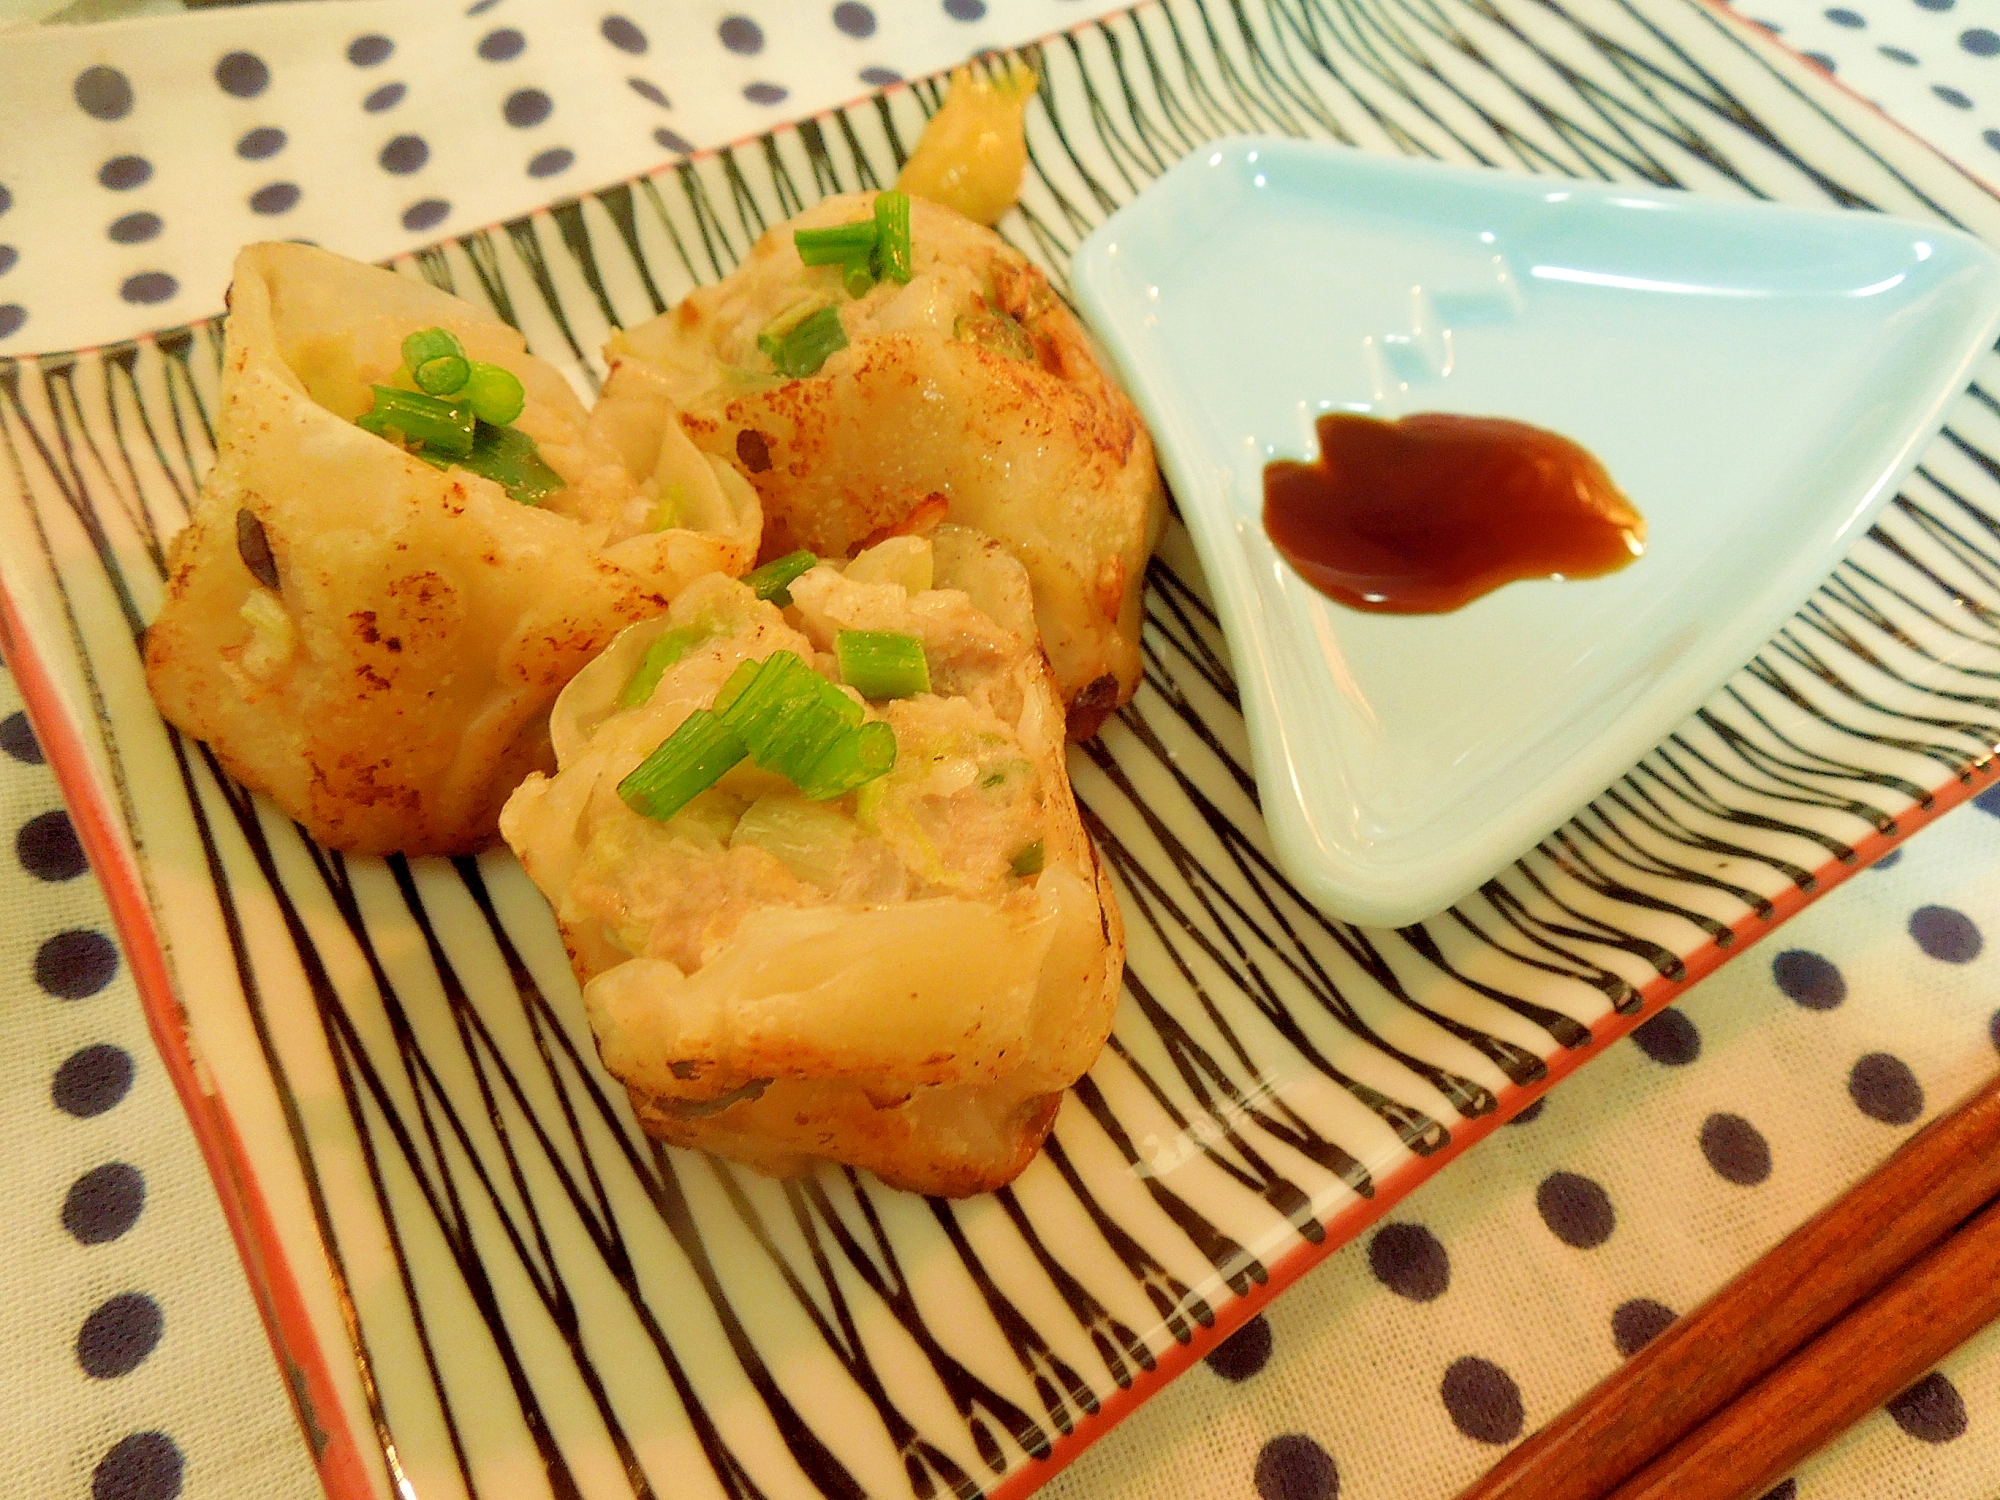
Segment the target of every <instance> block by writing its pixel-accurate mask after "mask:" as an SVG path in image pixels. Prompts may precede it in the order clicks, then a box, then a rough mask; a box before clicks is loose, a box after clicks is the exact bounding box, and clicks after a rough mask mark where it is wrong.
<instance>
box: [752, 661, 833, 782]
mask: <svg viewBox="0 0 2000 1500" xmlns="http://www.w3.org/2000/svg"><path fill="white" fill-rule="evenodd" d="M740 673H741V668H739V669H738V675H740ZM738 675H732V676H731V678H730V680H729V682H727V683H725V684H724V685H723V686H724V689H725V691H728V690H730V689H737V690H736V691H734V692H731V694H730V697H729V701H728V702H727V703H726V704H725V703H722V700H721V696H720V695H718V697H717V702H718V704H719V705H720V706H719V707H718V708H717V709H716V713H717V715H718V716H719V717H720V718H721V719H722V720H723V722H724V723H726V724H728V725H729V727H730V728H732V729H734V730H735V731H736V732H737V733H738V734H739V735H741V736H742V737H743V743H744V744H745V745H747V746H749V747H750V757H751V759H752V760H754V761H756V762H757V764H758V765H760V766H762V767H764V769H766V770H768V771H776V772H778V773H779V774H780V775H783V776H788V777H790V778H791V779H792V780H793V781H798V780H799V778H800V777H801V776H803V775H804V774H805V773H806V772H808V771H810V770H811V769H812V767H813V766H814V764H815V763H817V761H818V760H819V758H820V757H821V756H822V755H824V754H825V753H826V752H827V750H828V749H830V748H831V747H832V746H833V744H834V742H835V741H837V740H838V739H839V738H840V737H841V736H842V735H843V734H845V733H847V732H848V731H849V730H851V729H852V728H853V727H854V726H855V725H856V724H858V723H859V722H860V721H861V717H862V712H861V706H860V705H859V704H857V703H856V702H855V701H854V700H853V699H852V698H850V697H848V696H847V695H846V694H845V693H843V692H841V691H840V689H838V688H836V687H835V686H834V685H833V684H832V683H830V682H828V681H827V680H826V679H825V678H824V677H822V676H820V675H819V673H817V672H815V671H814V670H813V669H812V668H811V667H809V666H807V665H806V663H805V662H804V661H803V660H802V659H801V658H800V657H799V656H798V655H797V654H796V653H794V652H791V651H773V652H772V653H771V654H770V655H769V656H768V657H766V658H765V659H764V663H763V665H762V666H760V667H759V668H758V669H757V675H756V677H755V678H753V679H751V681H750V683H749V685H748V686H747V687H742V688H740V689H738V688H737V682H738Z"/></svg>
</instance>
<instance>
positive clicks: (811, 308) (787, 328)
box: [757, 297, 833, 360]
mask: <svg viewBox="0 0 2000 1500" xmlns="http://www.w3.org/2000/svg"><path fill="white" fill-rule="evenodd" d="M832 305H833V304H832V303H831V302H828V301H827V300H826V299H825V298H824V297H801V298H800V299H799V300H798V301H797V302H794V303H793V304H792V305H791V306H790V307H788V308H786V309H785V310H784V311H783V312H781V313H779V314H778V315H777V317H775V318H773V319H771V321H770V322H768V323H766V324H765V325H764V326H763V327H762V328H760V329H759V330H758V331H757V347H758V348H759V349H761V350H763V351H764V353H766V354H768V355H769V356H770V357H771V358H772V359H773V360H775V359H776V358H777V357H778V350H779V349H781V348H783V347H784V343H785V335H786V334H788V333H790V332H791V331H792V330H793V329H794V328H796V327H798V326H799V324H801V323H803V322H805V320H806V319H807V318H810V317H811V316H812V315H813V314H814V313H816V312H818V311H819V310H820V309H821V308H823V307H831V306H832Z"/></svg>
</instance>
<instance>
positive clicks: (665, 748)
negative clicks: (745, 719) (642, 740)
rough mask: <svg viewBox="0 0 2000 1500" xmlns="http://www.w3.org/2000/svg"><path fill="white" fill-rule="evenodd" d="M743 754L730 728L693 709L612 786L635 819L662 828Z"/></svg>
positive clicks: (740, 741)
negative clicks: (663, 741) (642, 818)
mask: <svg viewBox="0 0 2000 1500" xmlns="http://www.w3.org/2000/svg"><path fill="white" fill-rule="evenodd" d="M745 753H746V752H745V749H744V745H743V741H742V739H741V737H740V736H738V735H737V733H736V731H735V730H734V729H731V728H730V727H729V726H728V725H727V724H725V723H723V722H722V721H721V720H720V719H718V718H717V717H716V716H715V715H714V714H713V713H711V712H710V711H709V710H708V709H705V708H698V709H696V710H695V711H694V712H693V713H691V714H689V715H688V716H687V718H686V719H684V720H682V722H681V727H680V728H678V729H676V730H675V731H674V732H673V733H672V734H670V735H668V736H667V739H666V742H665V743H664V744H662V745H661V746H660V748H659V749H657V750H655V751H654V752H653V753H652V754H651V755H649V756H647V757H646V758H645V759H644V760H642V761H641V762H639V764H638V766H637V767H636V768H635V769H634V770H633V771H632V773H631V775H629V776H627V777H626V778H625V779H624V780H623V781H621V782H619V783H618V795H619V796H620V797H622V798H624V799H625V805H626V806H627V807H629V808H631V809H632V811H634V812H635V813H638V814H639V815H640V816H641V817H646V818H653V819H656V820H658V821H660V822H662V823H664V822H665V821H666V820H667V819H668V818H671V817H672V816H673V815H674V814H675V813H677V812H679V811H680V810H681V809H682V808H683V807H686V806H687V805H688V803H689V802H691V801H693V800H694V798H695V797H696V796H697V795H699V794H700V793H702V792H705V791H707V790H708V789H709V788H710V787H712V786H714V785H715V784H716V782H718V781H720V780H721V779H722V777H723V775H724V773H725V772H727V771H728V770H729V769H730V767H732V766H734V765H735V764H736V763H737V762H738V761H740V760H742V759H743V757H744V754H745Z"/></svg>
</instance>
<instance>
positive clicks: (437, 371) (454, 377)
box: [410, 354, 472, 396]
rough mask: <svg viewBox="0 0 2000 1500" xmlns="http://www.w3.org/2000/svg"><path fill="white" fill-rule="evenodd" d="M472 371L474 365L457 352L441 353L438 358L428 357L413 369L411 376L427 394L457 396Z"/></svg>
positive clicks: (419, 388)
mask: <svg viewBox="0 0 2000 1500" xmlns="http://www.w3.org/2000/svg"><path fill="white" fill-rule="evenodd" d="M471 373H472V366H471V365H469V364H467V363H466V362H465V361H464V360H462V359H460V358H459V357H458V356H457V355H456V354H440V355H439V356H438V357H437V358H436V359H427V360H425V361H424V362H423V363H422V364H420V365H418V366H417V367H416V369H415V370H413V371H411V373H410V378H411V379H412V380H414V381H416V383H417V389H418V390H420V391H422V392H423V393H424V394H425V395H427V396H456V395H457V394H458V392H459V389H460V387H462V386H463V385H464V384H465V377H466V376H467V375H470V374H471Z"/></svg>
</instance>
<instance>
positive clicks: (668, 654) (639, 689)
mask: <svg viewBox="0 0 2000 1500" xmlns="http://www.w3.org/2000/svg"><path fill="white" fill-rule="evenodd" d="M707 639H708V632H707V631H706V630H704V629H702V628H701V627H700V626H699V625H677V626H675V627H674V628H673V629H672V630H669V631H666V632H664V633H663V634H661V635H660V636H658V637H657V638H655V640H654V641H653V643H652V645H650V646H648V647H647V648H646V654H645V655H644V656H643V657H641V658H640V659H639V669H638V670H637V671H636V672H634V673H633V674H632V680H631V681H630V682H628V683H626V684H625V691H624V692H622V693H620V694H619V695H618V706H619V707H620V708H636V707H638V706H639V705H640V704H641V703H644V702H645V701H646V700H647V699H648V698H650V697H652V696H653V689H654V688H656V687H658V686H659V685H660V679H661V678H662V677H663V676H665V675H666V671H667V668H668V667H671V666H674V665H676V664H677V663H678V662H679V661H680V659H681V658H682V657H683V656H686V655H687V654H688V652H689V651H691V650H692V649H693V648H694V647H696V646H698V645H700V644H701V643H702V642H703V641H705V640H707Z"/></svg>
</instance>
